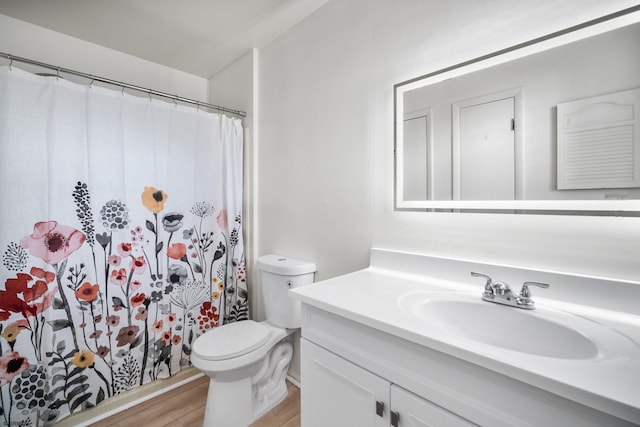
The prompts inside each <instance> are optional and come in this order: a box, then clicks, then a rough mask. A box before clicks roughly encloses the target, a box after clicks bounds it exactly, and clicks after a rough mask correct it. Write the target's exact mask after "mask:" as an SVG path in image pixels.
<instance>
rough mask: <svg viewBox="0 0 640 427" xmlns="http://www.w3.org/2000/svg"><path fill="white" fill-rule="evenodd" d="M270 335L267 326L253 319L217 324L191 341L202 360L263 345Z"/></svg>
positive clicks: (234, 355) (235, 353) (242, 353)
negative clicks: (217, 325)
mask: <svg viewBox="0 0 640 427" xmlns="http://www.w3.org/2000/svg"><path fill="white" fill-rule="evenodd" d="M270 335H271V333H270V330H269V328H268V327H266V326H264V325H263V324H261V323H258V322H255V321H253V320H243V321H240V322H234V323H229V324H227V325H223V326H219V327H217V328H215V329H213V330H211V331H209V332H207V333H205V334H204V335H202V336H200V337H199V338H198V339H197V340H195V342H194V343H193V352H194V353H195V354H196V355H197V356H198V357H200V358H201V359H203V360H226V359H232V358H234V357H238V356H242V355H244V354H247V353H250V352H251V351H253V350H255V349H257V348H259V347H261V346H263V345H264V344H266V343H267V341H269V336H270Z"/></svg>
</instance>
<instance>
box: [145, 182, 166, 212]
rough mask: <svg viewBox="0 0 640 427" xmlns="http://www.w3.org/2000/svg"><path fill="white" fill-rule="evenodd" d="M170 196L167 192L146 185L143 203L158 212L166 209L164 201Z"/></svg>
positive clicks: (152, 210)
mask: <svg viewBox="0 0 640 427" xmlns="http://www.w3.org/2000/svg"><path fill="white" fill-rule="evenodd" d="M168 198H169V196H167V193H165V192H164V191H162V190H158V189H156V188H153V187H144V191H143V192H142V204H143V205H144V207H145V208H147V209H149V210H150V211H151V212H153V213H158V212H160V211H161V210H162V209H164V202H166V201H167V199H168Z"/></svg>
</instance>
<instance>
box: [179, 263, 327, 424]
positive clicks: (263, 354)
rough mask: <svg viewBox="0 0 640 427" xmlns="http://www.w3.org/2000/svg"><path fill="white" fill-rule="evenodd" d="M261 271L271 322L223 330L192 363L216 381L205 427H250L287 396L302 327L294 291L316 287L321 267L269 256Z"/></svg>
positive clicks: (206, 339) (198, 345) (200, 345)
mask: <svg viewBox="0 0 640 427" xmlns="http://www.w3.org/2000/svg"><path fill="white" fill-rule="evenodd" d="M258 269H259V270H260V283H261V285H262V299H263V301H264V308H265V317H266V319H267V320H266V321H264V322H254V321H253V320H245V321H241V322H235V323H230V324H227V325H223V326H219V327H217V328H214V329H213V330H211V331H209V332H207V333H205V334H204V335H201V336H200V337H198V338H197V339H196V340H195V342H194V343H193V351H192V353H191V363H192V364H193V366H195V367H196V368H198V369H199V370H200V371H202V372H203V373H204V374H206V375H208V376H209V378H210V380H209V394H208V396H207V408H206V411H205V416H204V423H203V427H213V426H215V427H236V426H237V427H245V426H247V425H249V424H250V423H252V422H253V421H255V420H256V419H257V418H259V417H260V416H261V415H262V414H264V413H265V412H267V411H268V410H270V409H271V408H273V407H274V406H275V405H277V404H278V403H280V402H281V401H282V400H283V399H284V398H285V397H286V395H287V386H286V384H285V377H286V375H287V369H288V367H289V362H290V361H291V355H292V353H293V347H292V344H291V335H292V334H293V332H294V331H295V329H297V328H300V326H301V314H300V309H301V307H300V302H299V301H295V300H293V299H291V298H289V289H291V288H296V287H298V286H305V285H308V284H311V283H313V275H314V272H315V271H316V266H315V264H314V263H312V262H307V261H301V260H297V259H293V258H288V257H284V256H279V255H264V256H262V257H260V258H258Z"/></svg>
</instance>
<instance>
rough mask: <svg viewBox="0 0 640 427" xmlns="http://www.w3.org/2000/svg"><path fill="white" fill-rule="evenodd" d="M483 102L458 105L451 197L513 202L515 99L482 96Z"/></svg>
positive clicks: (514, 181)
mask: <svg viewBox="0 0 640 427" xmlns="http://www.w3.org/2000/svg"><path fill="white" fill-rule="evenodd" d="M483 101H484V102H482V103H478V104H467V103H465V104H466V105H464V106H460V104H459V121H458V126H459V128H458V129H457V130H458V132H457V134H458V135H459V167H458V168H457V170H458V175H459V176H458V177H457V178H458V183H457V187H458V188H457V189H456V188H454V198H457V197H455V196H459V199H460V200H514V199H515V185H516V177H515V132H514V123H515V98H513V97H509V98H505V99H496V100H487V99H486V97H485V98H484V99H483ZM458 191H459V193H458ZM455 193H458V194H455Z"/></svg>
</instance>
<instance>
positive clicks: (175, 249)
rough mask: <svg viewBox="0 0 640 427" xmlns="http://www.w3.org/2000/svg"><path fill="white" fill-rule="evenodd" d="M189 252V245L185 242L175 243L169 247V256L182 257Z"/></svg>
mask: <svg viewBox="0 0 640 427" xmlns="http://www.w3.org/2000/svg"><path fill="white" fill-rule="evenodd" d="M186 254H187V247H186V246H185V244H184V243H174V244H173V245H171V246H169V247H168V248H167V256H168V257H169V258H173V259H180V258H182V257H183V256H185V255H186Z"/></svg>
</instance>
